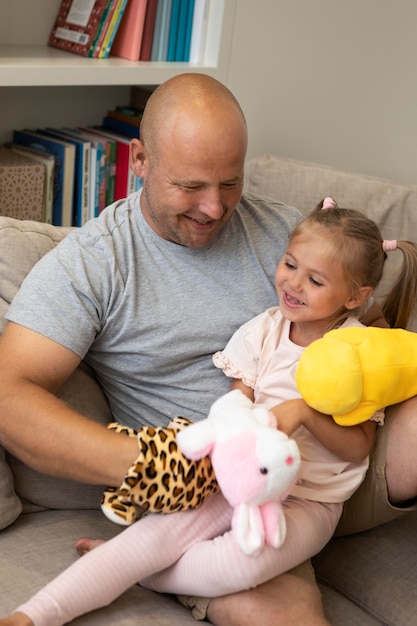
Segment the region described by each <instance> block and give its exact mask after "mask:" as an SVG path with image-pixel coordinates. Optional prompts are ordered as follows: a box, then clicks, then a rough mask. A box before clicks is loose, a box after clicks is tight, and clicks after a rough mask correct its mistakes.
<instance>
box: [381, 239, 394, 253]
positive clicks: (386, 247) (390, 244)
mask: <svg viewBox="0 0 417 626" xmlns="http://www.w3.org/2000/svg"><path fill="white" fill-rule="evenodd" d="M382 249H383V251H384V252H391V251H392V250H396V249H397V240H396V239H384V241H383V242H382Z"/></svg>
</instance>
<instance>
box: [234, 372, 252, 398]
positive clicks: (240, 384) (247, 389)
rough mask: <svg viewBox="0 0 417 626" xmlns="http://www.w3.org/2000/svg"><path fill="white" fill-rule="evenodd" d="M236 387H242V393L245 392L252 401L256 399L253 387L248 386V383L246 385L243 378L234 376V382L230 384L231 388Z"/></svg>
mask: <svg viewBox="0 0 417 626" xmlns="http://www.w3.org/2000/svg"><path fill="white" fill-rule="evenodd" d="M234 389H240V391H241V392H242V393H244V394H245V396H247V397H248V398H249V400H252V402H253V401H254V399H255V395H254V393H253V389H252V388H251V387H248V386H247V385H245V383H243V382H242V381H241V380H239V379H237V378H234V379H233V382H232V384H231V386H230V390H231V391H233V390H234Z"/></svg>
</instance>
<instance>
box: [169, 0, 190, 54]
mask: <svg viewBox="0 0 417 626" xmlns="http://www.w3.org/2000/svg"><path fill="white" fill-rule="evenodd" d="M193 12H194V0H181V1H180V8H179V13H178V26H177V39H176V44H175V51H174V58H173V61H180V62H182V61H188V57H189V55H190V37H191V28H192V18H193ZM186 57H187V58H186Z"/></svg>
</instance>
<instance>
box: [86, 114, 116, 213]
mask: <svg viewBox="0 0 417 626" xmlns="http://www.w3.org/2000/svg"><path fill="white" fill-rule="evenodd" d="M77 130H78V131H79V132H80V133H82V134H83V135H85V136H86V137H90V139H91V142H92V144H94V145H95V146H96V147H97V148H100V146H102V148H103V149H104V153H105V161H104V165H105V188H104V194H105V196H104V197H105V199H104V201H103V199H102V198H101V194H102V192H103V190H102V187H101V186H100V201H99V213H100V212H101V211H102V210H103V209H104V208H105V207H106V206H108V205H109V204H112V203H113V202H114V196H115V185H116V156H117V143H116V140H115V139H111V138H110V137H104V136H103V135H100V134H98V133H96V132H94V129H92V128H91V127H90V128H87V127H82V126H80V127H79V128H77ZM99 151H100V150H99Z"/></svg>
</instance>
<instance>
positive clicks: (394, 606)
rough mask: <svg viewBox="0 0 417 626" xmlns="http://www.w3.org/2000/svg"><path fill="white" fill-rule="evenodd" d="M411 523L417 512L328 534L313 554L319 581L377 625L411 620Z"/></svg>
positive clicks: (414, 559) (416, 562)
mask: <svg viewBox="0 0 417 626" xmlns="http://www.w3.org/2000/svg"><path fill="white" fill-rule="evenodd" d="M416 523H417V513H410V514H409V515H405V516H404V517H401V518H398V519H396V520H394V521H392V522H390V523H389V524H385V525H383V526H379V527H378V528H374V529H372V530H369V531H366V532H362V533H358V534H356V535H349V536H346V537H337V538H334V539H332V541H331V542H330V543H329V544H328V545H327V546H326V547H325V548H324V549H323V550H322V551H321V552H320V554H318V555H317V556H316V557H314V559H313V564H314V569H315V571H316V575H317V579H318V581H319V583H320V585H321V586H323V587H327V588H328V589H331V590H333V592H337V593H338V594H339V596H342V597H343V598H345V599H347V600H349V601H350V602H351V603H353V604H354V605H355V606H356V607H358V608H361V609H362V610H363V612H364V613H365V614H370V615H372V616H373V617H374V619H375V620H376V621H377V622H378V623H380V624H385V625H386V626H409V624H414V623H415V621H416V606H417V586H416V577H417V542H416V532H415V529H416ZM332 623H337V624H339V623H341V624H342V623H344V622H339V621H337V622H336V621H335V622H332ZM348 623H350V624H362V623H363V622H362V621H361V620H358V621H351V622H346V624H348Z"/></svg>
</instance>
